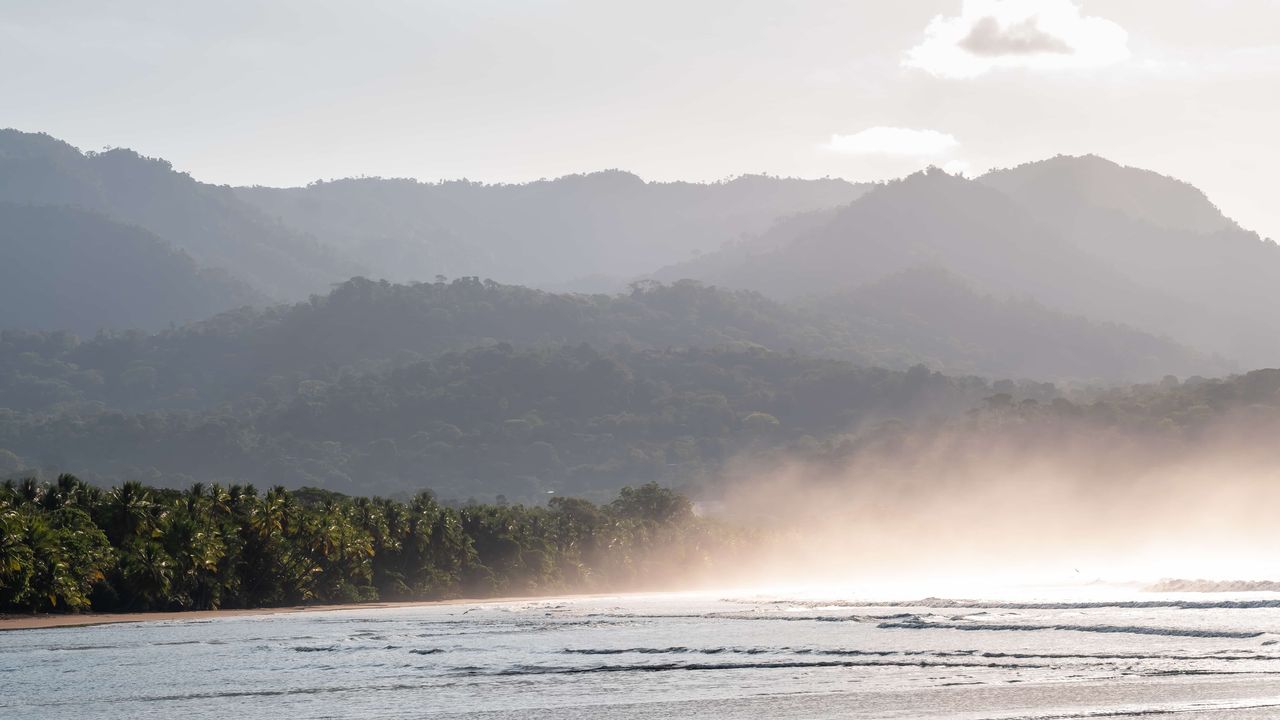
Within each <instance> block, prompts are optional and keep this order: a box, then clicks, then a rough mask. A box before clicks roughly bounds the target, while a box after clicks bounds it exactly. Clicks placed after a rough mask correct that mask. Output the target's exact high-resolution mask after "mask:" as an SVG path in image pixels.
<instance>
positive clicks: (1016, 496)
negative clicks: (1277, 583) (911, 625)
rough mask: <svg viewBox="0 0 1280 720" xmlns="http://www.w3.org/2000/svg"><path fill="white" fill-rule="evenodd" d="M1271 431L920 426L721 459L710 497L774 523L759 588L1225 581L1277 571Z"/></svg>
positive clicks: (744, 518)
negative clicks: (829, 448) (1190, 433)
mask: <svg viewBox="0 0 1280 720" xmlns="http://www.w3.org/2000/svg"><path fill="white" fill-rule="evenodd" d="M1277 429H1280V425H1277V424H1276V423H1275V422H1272V421H1269V420H1265V419H1264V420H1259V419H1258V418H1257V417H1247V416H1246V417H1241V416H1229V417H1224V418H1222V419H1220V420H1218V421H1216V422H1215V423H1214V424H1213V425H1212V426H1211V427H1207V428H1205V429H1203V430H1202V432H1200V433H1199V434H1198V435H1197V437H1196V439H1195V440H1194V441H1191V442H1188V441H1186V440H1185V439H1183V438H1178V437H1171V436H1166V435H1160V434H1139V433H1129V434H1124V433H1120V432H1115V431H1113V430H1109V429H1107V428H1100V427H1083V428H1082V427H1080V426H1069V425H1064V424H1062V423H1050V424H1047V425H1046V424H1044V423H1040V424H1039V425H1037V424H1036V423H1034V422H1028V423H1026V425H1025V426H1023V427H1013V428H1010V427H1009V426H1008V425H1001V426H999V427H994V428H983V427H981V426H971V427H965V428H951V427H947V428H932V429H930V428H927V427H926V428H920V429H917V430H911V431H908V432H905V433H899V434H898V435H896V436H895V437H893V438H892V439H891V440H889V441H887V442H882V443H878V444H877V443H875V442H869V443H867V444H866V446H865V447H863V448H861V449H859V450H857V451H855V452H853V453H851V454H850V455H849V456H847V457H844V458H841V459H839V460H837V461H834V462H833V461H831V460H829V459H820V460H816V459H811V458H810V459H806V458H804V457H801V456H799V455H796V454H791V455H786V454H783V455H779V456H777V457H776V459H775V461H774V462H772V464H766V465H765V466H764V467H762V466H761V463H760V462H759V458H751V459H749V460H744V461H742V462H738V463H736V464H732V465H731V466H730V468H731V469H730V470H729V472H728V474H727V475H728V477H729V478H730V481H729V482H727V483H726V485H725V487H726V490H725V495H724V500H723V505H722V506H718V507H717V510H719V511H720V512H723V513H724V514H725V516H726V517H729V518H734V519H736V520H737V521H739V522H743V523H747V524H750V525H752V526H755V527H763V528H769V529H770V530H771V532H772V534H771V535H770V536H769V538H768V540H767V541H766V542H767V546H768V547H769V550H770V553H769V556H768V559H767V560H765V561H763V562H761V563H759V564H758V565H756V566H755V567H753V568H752V572H754V573H757V575H756V576H755V578H754V579H755V580H756V581H759V582H762V583H764V584H765V585H771V586H781V585H796V586H819V587H821V586H824V585H832V584H834V585H835V586H838V587H846V588H850V587H858V586H861V587H866V586H881V587H886V586H887V587H893V586H905V587H915V588H919V589H920V590H922V591H923V592H926V593H933V594H938V593H941V592H944V591H946V590H947V589H950V588H955V587H968V588H973V589H975V590H977V589H980V588H983V587H1002V588H1007V587H1009V586H1011V585H1015V584H1030V585H1035V584H1042V583H1056V584H1067V585H1087V584H1089V583H1093V582H1095V581H1096V582H1107V583H1132V584H1134V586H1135V587H1147V586H1152V587H1154V586H1156V584H1157V583H1158V582H1159V581H1161V580H1174V579H1176V580H1182V581H1188V580H1199V579H1203V580H1210V581H1220V582H1223V583H1224V584H1220V585H1219V586H1217V589H1230V588H1231V587H1232V586H1231V585H1230V584H1229V581H1268V580H1276V579H1280V534H1277V533H1276V532H1275V517H1276V509H1277V508H1280V465H1278V464H1277V459H1278V458H1277V453H1276V450H1275V448H1274V446H1273V445H1272V444H1271V442H1270V440H1269V438H1270V437H1271V435H1270V433H1271V432H1273V431H1275V430H1277ZM1170 587H1173V585H1170ZM1181 587H1183V588H1184V589H1191V588H1192V587H1193V586H1191V585H1188V584H1184V585H1182V586H1181ZM1240 587H1241V588H1242V589H1247V588H1248V587H1249V586H1248V585H1242V586H1240ZM1263 587H1264V586H1262V585H1255V586H1254V589H1262V588H1263ZM929 588H933V590H929Z"/></svg>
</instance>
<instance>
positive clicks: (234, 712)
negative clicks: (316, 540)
mask: <svg viewBox="0 0 1280 720" xmlns="http://www.w3.org/2000/svg"><path fill="white" fill-rule="evenodd" d="M910 589H918V588H908V587H900V588H892V591H894V592H899V591H900V592H906V591H907V590H910ZM974 589H975V588H965V587H961V586H956V587H951V588H949V592H948V593H947V594H946V595H945V596H943V595H940V594H939V593H937V592H935V593H932V594H931V595H922V594H914V595H908V594H902V595H897V594H894V595H889V594H880V593H883V592H888V590H886V589H885V588H875V592H874V593H873V594H870V595H869V594H868V593H867V592H865V591H863V592H856V591H855V590H854V588H851V587H845V588H839V587H833V586H828V587H822V588H815V587H807V588H806V587H798V588H790V589H780V588H770V589H768V590H762V589H759V588H756V589H754V590H725V591H720V592H715V593H671V594H651V595H625V596H610V597H586V598H568V599H547V600H539V601H518V602H501V603H476V604H470V605H435V606H416V607H402V608H384V609H357V610H341V611H325V612H309V613H298V614H279V615H261V616H239V617H222V618H216V619H212V620H195V621H169V622H149V623H137V624H123V625H104V626H97V627H84V628H63V629H50V630H29V631H13V632H7V633H4V634H3V635H0V678H2V679H3V681H4V682H3V686H4V688H5V690H4V692H3V694H2V695H0V716H3V717H4V718H6V719H13V720H19V719H21V720H27V719H31V720H35V719H37V718H38V719H40V720H63V719H66V720H70V719H72V718H74V719H75V720H117V719H125V718H128V719H133V718H173V717H183V718H224V717H237V718H243V719H244V720H254V719H256V718H277V717H360V718H409V717H451V718H503V717H521V718H543V717H545V718H644V717H655V718H656V717H664V718H666V717H669V716H670V715H671V714H672V713H679V714H682V715H685V716H690V717H709V718H756V717H781V718H785V717H805V718H880V717H903V718H905V717H910V718H963V719H966V720H978V719H981V718H1070V717H1097V716H1099V714H1101V713H1107V714H1108V715H1106V716H1108V717H1126V716H1134V717H1138V716H1140V714H1144V713H1145V714H1152V713H1166V712H1179V713H1186V714H1185V715H1180V716H1179V717H1192V718H1194V717H1203V718H1219V717H1221V718H1255V717H1257V718H1261V717H1275V716H1276V715H1277V714H1280V645H1278V644H1277V641H1280V599H1276V598H1275V597H1274V595H1268V594H1265V593H1252V594H1251V593H1216V594H1208V593H1180V594H1157V593H1149V592H1141V591H1138V590H1135V589H1133V588H1130V587H1124V586H1097V585H1094V586H1087V585H1079V586H1069V587H1058V588H1030V587H1025V586H1024V587H1022V588H1017V589H1015V590H1007V591H1006V592H1004V593H1002V594H995V593H994V592H993V591H992V590H991V588H987V589H986V591H985V594H980V595H973V594H969V593H968V592H965V591H968V590H974ZM873 595H874V597H873ZM51 677H54V678H58V682H52V683H51V682H50V681H49V678H51Z"/></svg>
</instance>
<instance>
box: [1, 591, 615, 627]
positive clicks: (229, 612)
mask: <svg viewBox="0 0 1280 720" xmlns="http://www.w3.org/2000/svg"><path fill="white" fill-rule="evenodd" d="M616 594H617V593H586V594H570V595H526V596H510V597H493V598H453V599H449V600H404V601H398V602H370V603H341V604H337V605H287V606H283V607H264V608H232V609H225V610H167V611H154V612H132V613H79V614H67V615H56V614H51V613H45V614H41V615H0V632H8V631H16V630H46V629H50V628H67V627H91V626H94V625H117V624H121V623H138V622H159V621H164V620H209V619H213V618H220V617H238V616H241V615H292V614H295V613H307V612H339V611H343V610H388V609H395V608H412V607H435V606H441V605H487V604H490V603H493V604H501V603H513V602H530V601H538V600H546V601H552V600H577V599H584V598H598V597H612V596H614V595H616Z"/></svg>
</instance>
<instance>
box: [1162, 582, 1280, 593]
mask: <svg viewBox="0 0 1280 720" xmlns="http://www.w3.org/2000/svg"><path fill="white" fill-rule="evenodd" d="M1144 589H1145V590H1146V591H1147V592H1202V593H1217V592H1280V582H1276V581H1274V580H1183V579H1181V578H1166V579H1164V580H1161V581H1160V582H1158V583H1156V584H1154V585H1150V586H1148V587H1146V588H1144Z"/></svg>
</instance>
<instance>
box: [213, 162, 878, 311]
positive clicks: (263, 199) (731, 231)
mask: <svg viewBox="0 0 1280 720" xmlns="http://www.w3.org/2000/svg"><path fill="white" fill-rule="evenodd" d="M867 187H868V186H865V185H858V184H853V183H848V182H845V181H843V180H831V179H828V180H796V179H788V178H775V177H767V176H762V175H752V176H742V177H739V178H735V179H733V180H729V181H726V182H720V183H710V184H697V183H687V182H671V183H660V182H645V181H644V180H641V179H640V178H638V177H636V176H635V175H632V174H631V173H627V172H621V171H617V170H611V171H605V172H596V173H589V174H585V175H569V176H565V177H562V178H557V179H554V180H539V181H536V182H531V183H527V184H499V185H488V184H484V183H477V182H467V181H453V182H442V183H422V182H417V181H413V180H396V179H382V178H363V179H348V180H338V181H333V182H320V183H314V184H312V185H309V186H307V187H305V188H283V189H274V188H241V189H238V190H237V191H236V193H237V196H238V197H240V198H242V199H244V200H245V201H246V202H249V203H252V204H254V205H256V206H257V207H259V208H260V209H262V211H263V212H265V213H267V214H269V215H271V216H272V217H277V218H279V220H280V222H281V223H283V224H284V225H286V226H288V227H292V228H297V229H299V230H302V231H304V232H307V233H309V234H311V235H313V236H314V237H316V238H318V239H319V240H320V241H322V242H324V243H326V244H327V245H329V246H331V247H333V248H336V249H338V250H340V251H342V252H344V253H346V254H348V255H350V256H351V257H355V258H359V260H360V262H361V263H363V264H365V265H367V266H368V267H369V268H371V270H372V271H373V275H374V277H378V278H387V279H390V280H394V281H401V282H404V281H411V280H428V279H430V278H432V277H434V276H435V275H437V274H442V275H447V276H450V277H455V276H465V275H475V276H480V277H489V278H495V279H497V280H501V281H503V282H508V283H518V284H523V285H534V286H538V287H549V286H551V287H572V288H573V289H579V288H584V289H596V288H597V287H601V288H602V289H604V288H607V289H619V288H621V287H622V286H623V285H625V283H626V282H627V281H628V280H630V279H631V278H634V277H636V276H639V275H642V274H644V273H645V272H648V271H649V270H651V269H653V268H656V267H660V266H662V265H665V264H668V263H672V262H677V261H680V260H685V259H688V258H690V257H693V256H695V255H697V254H699V253H703V252H711V251H713V250H716V249H717V248H719V247H720V245H721V244H722V243H725V242H728V241H732V240H736V239H738V238H739V237H741V236H743V235H749V234H755V233H759V232H763V231H765V230H766V229H768V228H769V226H770V225H771V224H772V223H773V222H774V221H775V220H777V219H778V218H781V217H786V216H788V215H792V214H794V213H800V212H806V211H810V210H816V209H820V208H830V207H836V206H839V205H844V204H846V203H848V202H850V201H852V200H854V199H855V198H857V197H858V196H860V195H861V194H862V193H863V192H865V191H866V189H867Z"/></svg>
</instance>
